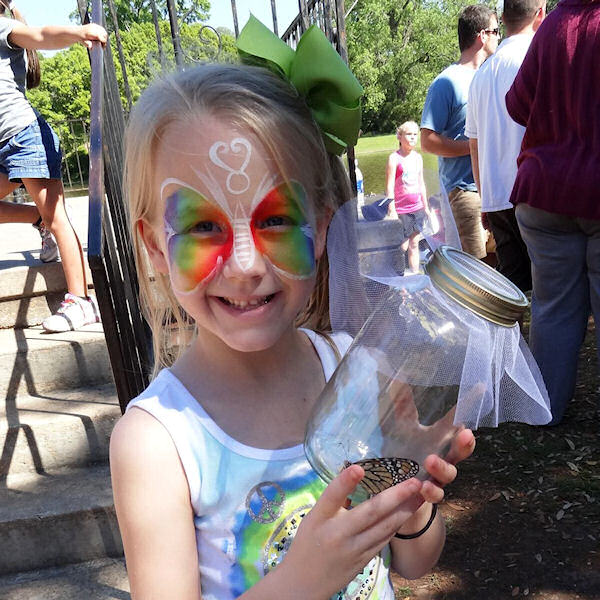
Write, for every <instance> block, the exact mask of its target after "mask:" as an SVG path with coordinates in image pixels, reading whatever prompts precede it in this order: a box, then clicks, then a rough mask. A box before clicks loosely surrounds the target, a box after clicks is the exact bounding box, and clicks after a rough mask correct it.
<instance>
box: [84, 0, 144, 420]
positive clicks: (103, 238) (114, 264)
mask: <svg viewBox="0 0 600 600" xmlns="http://www.w3.org/2000/svg"><path fill="white" fill-rule="evenodd" d="M78 1H79V6H80V13H81V17H82V20H83V22H85V21H86V20H87V18H88V16H87V13H86V11H85V4H86V2H85V0H84V1H83V2H82V1H81V0H78ZM82 4H83V5H84V6H82ZM91 20H92V21H93V22H95V23H99V24H104V11H103V6H102V0H92V19H91ZM90 62H91V68H92V94H91V98H92V99H91V107H90V178H89V225H88V261H89V265H90V271H91V272H92V278H93V281H94V288H95V291H96V296H97V298H98V305H99V307H100V314H101V316H102V322H103V325H104V333H105V336H106V343H107V346H108V353H109V356H110V361H111V366H112V370H113V375H114V378H115V384H116V387H117V393H118V396H119V403H120V405H121V408H122V409H123V410H124V409H125V407H126V406H127V403H128V402H129V400H131V398H133V397H135V396H136V395H137V394H139V393H140V392H141V391H142V390H143V389H144V388H145V387H146V386H147V385H148V380H149V377H148V373H149V366H150V364H151V362H152V361H151V352H152V350H151V348H152V345H151V337H150V331H149V328H148V326H147V324H146V322H145V320H144V319H143V317H142V314H141V310H140V305H139V300H138V283H137V274H136V270H135V260H134V255H133V248H132V243H131V236H130V235H129V229H128V219H127V214H126V210H125V203H124V200H123V188H122V167H123V151H122V140H123V135H124V131H125V119H124V115H123V107H122V104H121V98H120V94H119V86H118V84H117V77H116V73H115V69H114V63H113V60H112V54H111V50H110V46H109V45H108V44H107V45H106V48H105V49H104V51H103V50H102V48H101V46H100V45H99V44H97V43H96V44H94V47H93V48H92V50H91V52H90Z"/></svg>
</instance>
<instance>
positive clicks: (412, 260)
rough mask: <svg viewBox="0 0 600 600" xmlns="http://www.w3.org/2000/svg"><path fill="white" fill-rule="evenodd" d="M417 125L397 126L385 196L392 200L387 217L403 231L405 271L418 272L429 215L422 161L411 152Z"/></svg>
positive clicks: (413, 148)
mask: <svg viewBox="0 0 600 600" xmlns="http://www.w3.org/2000/svg"><path fill="white" fill-rule="evenodd" d="M418 135H419V126H418V125H417V124H416V123H415V122H414V121H406V122H405V123H402V125H400V127H398V131H397V132H396V137H397V138H398V142H399V144H400V147H399V148H398V150H397V151H396V152H392V154H390V156H389V158H388V162H387V169H386V182H387V188H386V194H387V197H388V198H393V199H394V202H390V205H389V210H388V214H392V215H395V216H396V217H397V218H398V219H400V221H401V222H402V226H403V228H404V235H403V240H404V241H403V242H402V246H401V248H402V250H403V251H404V252H408V272H407V273H406V274H415V273H418V272H419V240H420V239H421V233H420V232H421V229H422V228H423V221H424V219H425V216H426V214H429V204H428V202H427V192H426V190H425V180H424V179H423V158H422V157H421V155H420V154H419V153H418V152H416V151H415V146H416V145H417V138H418Z"/></svg>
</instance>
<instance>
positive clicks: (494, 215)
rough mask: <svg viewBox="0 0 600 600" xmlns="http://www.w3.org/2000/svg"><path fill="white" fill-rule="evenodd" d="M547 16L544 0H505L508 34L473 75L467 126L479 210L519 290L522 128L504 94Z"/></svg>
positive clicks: (523, 264) (523, 265)
mask: <svg viewBox="0 0 600 600" xmlns="http://www.w3.org/2000/svg"><path fill="white" fill-rule="evenodd" d="M545 15H546V0H504V11H503V14H502V21H503V23H504V26H505V28H506V35H507V38H506V39H505V40H504V41H503V42H502V43H501V44H500V45H499V46H498V49H497V50H496V53H495V54H494V55H493V56H491V57H490V58H489V59H488V60H487V61H486V62H485V63H484V64H483V65H482V66H481V67H480V68H479V69H478V70H477V72H476V73H475V75H474V77H473V81H472V83H471V87H470V88H469V99H468V102H467V118H466V125H465V134H466V136H467V137H468V138H469V148H470V151H471V163H472V166H473V176H474V179H475V184H476V186H477V189H478V190H479V194H480V195H481V210H482V212H483V213H485V214H486V217H487V222H488V224H489V226H490V228H491V230H492V233H493V234H494V239H495V241H496V255H497V258H498V270H499V271H500V272H501V273H502V274H503V275H505V276H506V277H508V278H509V279H510V280H511V281H512V282H513V283H515V284H516V285H517V286H519V287H520V288H521V289H522V290H523V291H528V290H530V289H531V264H530V261H529V256H528V254H527V247H526V246H525V244H524V242H523V240H522V238H521V234H520V233H519V227H518V225H517V221H516V219H515V215H514V206H513V205H512V204H511V203H510V200H509V199H510V194H511V191H512V188H513V184H514V181H515V177H516V175H517V157H518V155H519V151H520V149H521V141H522V139H523V134H524V132H525V128H524V127H522V126H521V125H518V124H517V123H515V122H514V121H513V120H512V119H511V117H510V116H509V114H508V112H507V110H506V103H505V100H504V97H505V96H506V93H507V92H508V90H509V88H510V86H511V85H512V83H513V81H514V79H515V77H516V75H517V72H518V70H519V67H520V66H521V63H522V62H523V59H524V58H525V54H526V53H527V49H528V48H529V44H530V43H531V40H532V39H533V35H534V33H535V31H536V30H537V28H538V27H539V26H540V23H541V22H542V20H543V19H544V17H545Z"/></svg>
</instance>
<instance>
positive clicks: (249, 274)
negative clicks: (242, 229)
mask: <svg viewBox="0 0 600 600" xmlns="http://www.w3.org/2000/svg"><path fill="white" fill-rule="evenodd" d="M266 272H267V263H266V260H265V258H264V257H263V255H262V254H261V253H260V252H258V251H256V250H255V251H254V253H253V257H252V259H251V260H250V261H245V262H243V263H242V262H241V261H240V259H239V257H238V256H236V254H235V252H232V253H231V256H230V257H229V258H228V259H227V260H226V261H225V264H224V265H223V276H224V277H227V278H228V279H252V278H254V277H263V276H264V275H265V274H266Z"/></svg>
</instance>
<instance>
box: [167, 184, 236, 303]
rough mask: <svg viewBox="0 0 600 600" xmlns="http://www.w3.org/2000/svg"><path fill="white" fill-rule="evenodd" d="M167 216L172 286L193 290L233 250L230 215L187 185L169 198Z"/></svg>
mask: <svg viewBox="0 0 600 600" xmlns="http://www.w3.org/2000/svg"><path fill="white" fill-rule="evenodd" d="M164 218H165V230H166V232H167V249H168V254H169V263H170V265H171V269H170V272H171V280H172V283H173V286H174V287H175V288H176V289H177V290H179V291H180V292H190V291H192V290H193V289H194V288H195V287H196V286H197V285H198V284H199V283H201V282H203V281H205V280H207V279H208V278H209V277H210V276H211V275H212V274H213V273H214V271H215V269H216V267H217V266H218V265H219V264H221V263H222V262H224V261H225V260H227V258H228V257H229V255H230V254H231V249H232V247H233V232H232V230H231V226H230V223H229V219H228V218H227V215H226V214H225V213H224V212H223V211H222V210H221V209H220V208H219V207H218V206H217V205H216V204H214V203H212V202H210V201H208V200H207V199H206V198H205V197H204V196H203V195H202V194H200V193H199V192H197V191H195V190H192V189H190V188H185V187H183V188H179V189H178V190H177V191H176V192H175V193H173V194H171V195H170V196H169V197H168V198H167V201H166V210H165V217H164Z"/></svg>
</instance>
